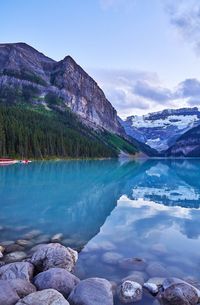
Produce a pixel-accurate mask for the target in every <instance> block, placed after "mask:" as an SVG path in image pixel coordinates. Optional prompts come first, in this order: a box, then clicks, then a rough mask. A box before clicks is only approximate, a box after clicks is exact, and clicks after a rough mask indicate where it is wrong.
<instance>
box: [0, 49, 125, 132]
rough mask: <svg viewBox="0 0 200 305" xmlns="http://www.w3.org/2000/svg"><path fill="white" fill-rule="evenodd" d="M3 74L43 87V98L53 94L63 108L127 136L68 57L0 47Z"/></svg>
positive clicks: (95, 87)
mask: <svg viewBox="0 0 200 305" xmlns="http://www.w3.org/2000/svg"><path fill="white" fill-rule="evenodd" d="M0 73H1V75H2V76H3V75H4V76H5V75H7V76H8V77H13V78H16V79H22V80H27V81H30V82H31V83H33V84H38V85H41V86H43V87H44V88H43V89H42V88H41V87H38V90H39V91H40V96H41V95H42V94H43V95H46V94H47V93H48V92H49V91H52V92H54V93H55V94H56V95H57V96H58V98H61V100H63V103H62V105H60V108H61V106H62V107H63V108H65V107H66V106H67V107H69V108H71V109H72V111H74V112H76V113H77V114H78V115H80V116H82V117H83V119H86V120H88V121H90V122H91V123H93V124H94V125H97V126H100V127H102V128H104V129H106V130H108V131H111V132H115V133H117V134H119V135H125V133H124V131H123V128H122V127H121V125H120V124H119V122H118V119H117V112H116V110H115V109H114V108H113V106H112V105H111V103H110V102H109V101H108V100H107V99H106V97H105V94H104V93H103V91H102V89H101V88H100V87H99V86H98V84H97V83H96V82H95V81H94V80H93V79H92V78H91V77H90V76H89V75H88V74H87V73H86V72H85V71H84V70H83V69H82V68H81V66H79V65H78V64H77V63H76V62H75V60H74V59H73V58H72V57H71V56H69V55H68V56H66V57H65V58H64V59H63V60H61V61H54V60H53V59H51V58H49V57H46V56H45V55H44V54H43V53H40V52H38V51H37V50H36V49H34V48H32V47H31V46H29V45H27V44H25V43H14V44H12V43H10V44H0ZM16 86H17V84H16ZM38 96H39V94H38ZM99 109H100V110H99Z"/></svg>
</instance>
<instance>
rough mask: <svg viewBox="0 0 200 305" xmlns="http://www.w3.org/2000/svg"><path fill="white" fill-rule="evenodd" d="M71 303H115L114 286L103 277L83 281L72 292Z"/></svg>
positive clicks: (88, 304) (100, 304)
mask: <svg viewBox="0 0 200 305" xmlns="http://www.w3.org/2000/svg"><path fill="white" fill-rule="evenodd" d="M68 301H69V303H70V305H113V294H112V286H111V284H110V282H108V281H107V280H105V279H101V278H89V279H86V280H83V281H81V282H80V283H79V284H78V285H77V286H76V287H75V288H74V289H73V290H72V292H71V293H70V295H69V298H68Z"/></svg>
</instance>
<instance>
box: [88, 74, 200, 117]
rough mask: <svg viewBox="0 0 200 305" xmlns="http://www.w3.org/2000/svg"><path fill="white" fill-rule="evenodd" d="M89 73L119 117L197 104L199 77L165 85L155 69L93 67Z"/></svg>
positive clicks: (199, 101)
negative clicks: (137, 69)
mask: <svg viewBox="0 0 200 305" xmlns="http://www.w3.org/2000/svg"><path fill="white" fill-rule="evenodd" d="M90 74H91V75H92V76H93V77H94V79H96V80H97V81H98V84H99V86H100V87H101V88H102V89H103V91H104V92H105V94H106V97H107V98H108V100H109V101H110V102H111V103H112V105H113V106H114V107H115V108H116V110H117V111H118V113H119V115H120V116H122V117H127V116H130V115H133V114H143V113H148V112H153V111H159V110H162V109H166V108H182V107H191V106H200V81H199V80H198V79H195V78H194V79H185V80H184V81H182V82H180V83H179V84H178V85H177V86H176V87H175V88H167V87H165V86H164V85H163V84H162V83H161V82H160V80H159V77H158V76H157V74H156V73H150V72H145V71H134V70H131V71H130V70H104V69H99V70H98V69H96V70H91V71H90Z"/></svg>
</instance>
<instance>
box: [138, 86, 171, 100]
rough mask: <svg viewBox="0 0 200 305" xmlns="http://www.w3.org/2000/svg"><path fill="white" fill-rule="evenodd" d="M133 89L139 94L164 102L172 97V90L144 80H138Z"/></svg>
mask: <svg viewBox="0 0 200 305" xmlns="http://www.w3.org/2000/svg"><path fill="white" fill-rule="evenodd" d="M133 91H134V93H135V94H137V95H139V96H142V97H144V98H147V99H150V100H152V101H155V102H159V103H163V102H166V101H169V100H170V99H172V92H171V91H170V90H169V89H166V88H162V87H159V86H157V87H155V86H151V85H150V84H148V83H147V82H144V81H138V82H137V83H136V84H135V86H134V88H133Z"/></svg>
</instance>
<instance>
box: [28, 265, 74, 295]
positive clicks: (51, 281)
mask: <svg viewBox="0 0 200 305" xmlns="http://www.w3.org/2000/svg"><path fill="white" fill-rule="evenodd" d="M79 282H80V280H79V279H78V278H77V277H76V276H74V275H73V274H71V273H69V272H68V271H67V270H65V269H62V268H51V269H49V270H47V271H44V272H41V273H39V274H38V275H36V277H34V279H33V283H34V285H35V286H36V287H37V289H38V290H44V289H49V288H52V289H55V290H57V291H59V292H60V293H61V294H62V295H63V296H64V297H65V298H67V297H68V296H69V294H70V292H71V291H72V290H73V289H74V287H75V286H76V285H77V284H78V283H79Z"/></svg>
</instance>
